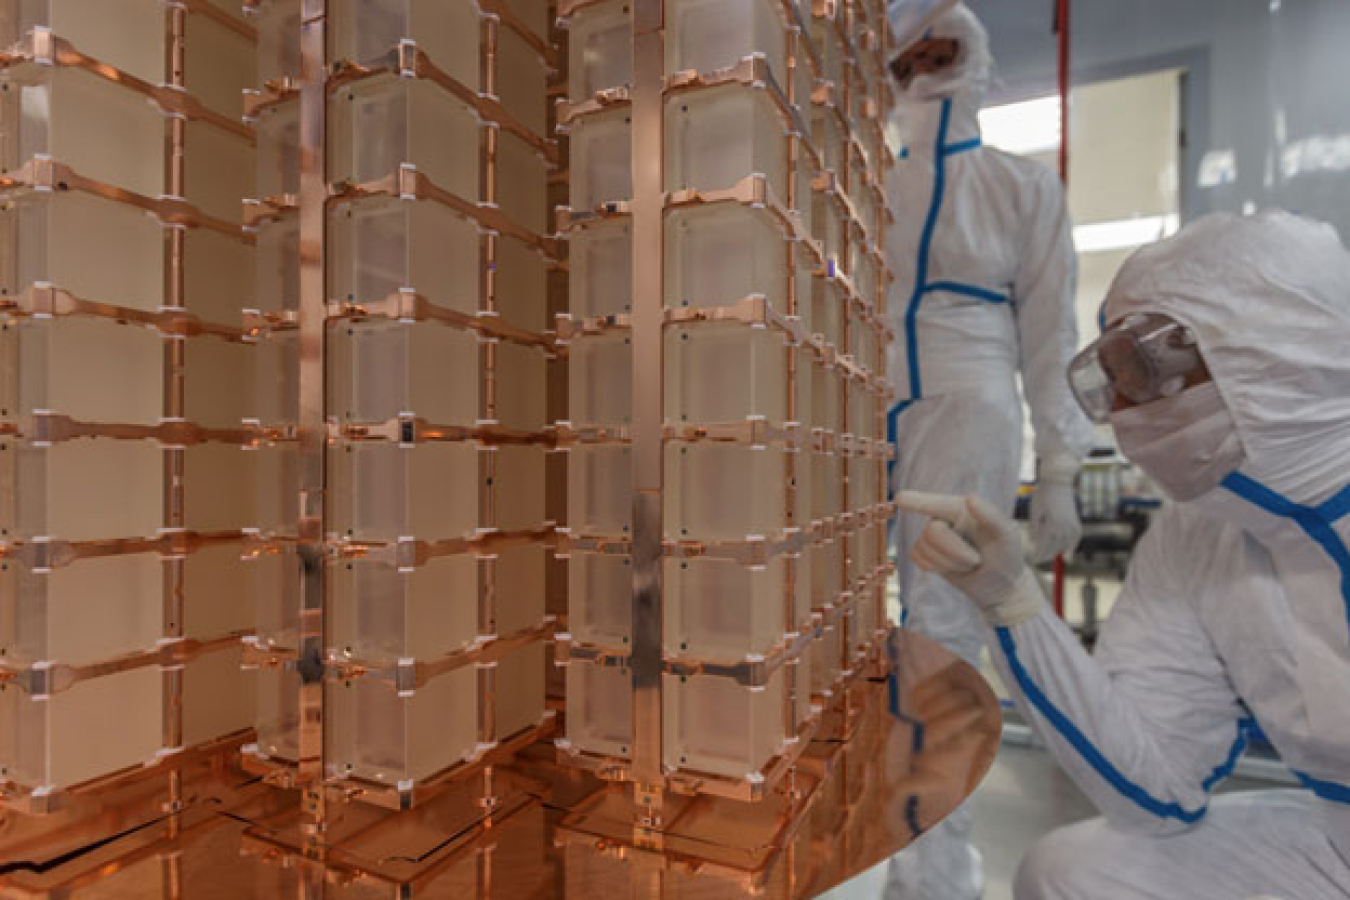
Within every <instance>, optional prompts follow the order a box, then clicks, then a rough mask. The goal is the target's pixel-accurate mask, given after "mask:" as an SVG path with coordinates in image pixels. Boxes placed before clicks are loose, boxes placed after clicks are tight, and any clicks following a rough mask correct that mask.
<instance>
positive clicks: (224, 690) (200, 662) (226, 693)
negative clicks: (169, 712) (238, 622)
mask: <svg viewBox="0 0 1350 900" xmlns="http://www.w3.org/2000/svg"><path fill="white" fill-rule="evenodd" d="M240 661H241V649H240V648H237V647H236V648H232V649H229V650H224V651H221V652H218V653H208V654H206V655H204V656H199V657H197V658H196V659H194V660H192V662H190V663H188V664H187V666H186V667H185V668H184V669H183V746H184V747H191V746H193V745H195V744H201V743H204V742H206V741H211V740H215V739H216V738H221V737H225V736H226V735H230V734H235V733H236V732H240V731H243V730H244V729H246V728H252V727H253V720H254V717H255V715H256V699H257V698H256V697H255V690H254V687H253V681H254V679H255V678H256V673H255V672H245V671H243V670H241V669H240V668H239V665H240Z"/></svg>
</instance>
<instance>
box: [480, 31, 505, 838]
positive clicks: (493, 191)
mask: <svg viewBox="0 0 1350 900" xmlns="http://www.w3.org/2000/svg"><path fill="white" fill-rule="evenodd" d="M499 27H500V25H499V19H498V18H497V17H496V16H493V15H485V16H483V18H482V21H481V25H480V28H481V31H480V35H481V42H482V48H481V49H482V71H481V73H480V80H481V83H482V92H483V94H485V95H487V96H488V97H490V98H494V99H495V98H496V96H497V42H498V36H499ZM482 128H483V138H482V143H481V148H482V161H481V163H480V169H479V173H480V178H479V181H480V191H481V194H482V196H481V198H480V200H481V202H482V203H483V204H484V205H486V206H488V207H490V208H495V207H496V205H497V180H498V174H499V173H498V171H497V152H498V147H499V146H500V142H501V127H500V125H499V124H498V123H496V122H489V121H485V122H483V125H482ZM479 240H480V241H481V245H482V246H481V251H480V252H481V256H482V269H481V277H482V280H483V286H482V297H481V301H480V303H479V311H480V313H481V314H482V315H485V316H495V315H496V312H497V258H498V255H499V249H498V248H499V242H500V241H501V236H500V235H499V234H498V232H497V231H495V230H493V229H484V230H483V235H482V237H481V238H480V239H479ZM479 340H480V341H481V342H482V348H483V355H482V360H483V371H482V380H481V382H480V390H481V395H480V403H479V415H478V418H479V420H480V424H484V425H495V424H496V423H497V414H498V412H497V364H498V341H497V340H496V339H495V338H484V337H483V336H481V335H480V336H479ZM478 452H479V458H480V459H481V460H482V476H481V479H480V482H479V487H478V489H479V491H480V494H481V496H480V499H479V527H480V528H482V529H488V530H491V529H495V528H496V527H497V496H498V488H497V480H498V468H499V467H498V461H499V458H500V455H501V450H500V448H498V447H496V446H485V447H482V448H480V449H479V451H478ZM499 559H500V557H499V556H498V554H497V553H495V552H494V553H490V554H483V555H480V556H479V557H478V571H479V574H480V576H481V579H482V581H481V585H480V587H479V596H478V633H479V635H481V636H489V635H496V634H497V601H498V597H497V566H498V562H499ZM498 671H499V670H498V665H497V662H496V661H495V660H493V661H491V662H485V663H479V664H478V666H477V677H478V743H479V745H480V746H484V747H486V746H489V745H491V744H495V743H496V742H497V706H498V703H497V691H498V688H499V685H498V678H497V675H498ZM481 802H482V804H483V808H484V810H485V811H486V812H487V813H489V814H491V812H492V809H493V807H494V806H495V805H496V802H497V797H496V788H495V780H494V778H493V771H492V767H491V766H485V767H484V769H483V775H482V797H481ZM489 821H490V819H489Z"/></svg>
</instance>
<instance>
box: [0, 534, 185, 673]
mask: <svg viewBox="0 0 1350 900" xmlns="http://www.w3.org/2000/svg"><path fill="white" fill-rule="evenodd" d="M163 581H164V564H163V562H162V561H161V560H160V557H159V556H158V555H157V554H153V553H138V554H133V555H128V556H109V557H103V558H99V559H85V560H79V561H78V562H75V563H73V564H71V565H68V566H59V567H57V568H54V569H52V570H50V571H49V572H40V571H39V572H34V571H31V570H30V569H28V567H26V566H25V565H23V564H22V563H19V562H5V563H0V604H2V605H3V608H4V609H6V610H7V611H8V613H9V614H8V615H6V616H0V662H5V663H7V664H8V665H14V666H31V665H33V664H34V663H38V662H43V661H54V662H59V663H64V664H66V665H73V666H78V665H84V664H86V663H91V662H101V661H103V660H107V659H111V658H113V657H115V656H121V655H123V654H127V653H134V652H136V651H140V650H148V649H151V648H153V647H154V646H155V642H156V641H158V640H159V638H160V637H161V636H162V635H163V624H162V616H163V599H162V595H163Z"/></svg>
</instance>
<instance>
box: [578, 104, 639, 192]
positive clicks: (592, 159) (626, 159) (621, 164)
mask: <svg viewBox="0 0 1350 900" xmlns="http://www.w3.org/2000/svg"><path fill="white" fill-rule="evenodd" d="M632 121H633V120H632V116H631V115H630V114H629V110H628V109H627V108H626V107H620V108H617V109H613V110H607V111H605V112H600V113H594V114H592V115H588V116H585V117H583V118H581V119H579V120H577V121H576V122H574V123H573V124H572V130H571V145H572V169H571V175H572V177H571V194H570V200H569V201H568V203H569V205H570V206H571V207H572V209H574V210H578V211H580V210H594V209H596V208H598V207H600V206H601V205H602V204H605V203H612V202H614V201H617V200H627V199H629V198H630V197H632V195H633V174H632V170H633V146H632V145H633V136H632Z"/></svg>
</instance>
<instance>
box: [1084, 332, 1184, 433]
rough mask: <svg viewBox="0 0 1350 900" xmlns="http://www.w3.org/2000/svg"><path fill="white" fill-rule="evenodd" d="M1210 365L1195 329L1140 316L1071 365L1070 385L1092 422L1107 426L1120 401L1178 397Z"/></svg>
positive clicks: (1108, 334) (1104, 337)
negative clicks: (1202, 353) (1194, 332)
mask: <svg viewBox="0 0 1350 900" xmlns="http://www.w3.org/2000/svg"><path fill="white" fill-rule="evenodd" d="M1204 365H1205V362H1204V359H1203V358H1202V357H1201V355H1200V348H1199V347H1198V346H1197V345H1196V342H1195V336H1194V335H1193V334H1191V331H1190V329H1188V328H1186V326H1184V325H1182V324H1180V323H1179V322H1176V321H1175V320H1173V319H1170V318H1168V317H1167V316H1163V315H1158V314H1143V313H1138V314H1134V315H1130V316H1126V317H1125V318H1123V319H1121V320H1119V321H1117V322H1114V323H1112V324H1111V325H1110V326H1108V327H1107V329H1106V330H1105V331H1104V332H1102V336H1101V337H1099V338H1098V339H1097V340H1095V341H1093V342H1092V344H1090V345H1089V346H1088V348H1087V349H1086V350H1084V351H1083V352H1082V353H1079V354H1078V355H1077V356H1076V357H1074V360H1073V362H1072V363H1070V365H1069V386H1070V387H1071V388H1073V394H1074V396H1075V397H1076V398H1078V403H1079V405H1080V406H1082V407H1083V411H1084V412H1086V413H1087V415H1088V418H1089V419H1091V420H1092V421H1093V422H1096V423H1098V424H1103V423H1105V422H1106V421H1108V419H1109V418H1110V416H1111V411H1112V410H1113V409H1115V408H1116V406H1117V402H1118V400H1119V399H1120V398H1124V399H1125V400H1128V401H1129V402H1130V403H1131V404H1132V405H1136V406H1138V405H1140V404H1144V403H1151V402H1153V401H1154V400H1161V399H1163V398H1165V397H1173V396H1176V395H1177V394H1179V393H1181V392H1182V391H1183V390H1185V389H1186V386H1187V384H1188V382H1189V380H1190V378H1191V376H1192V374H1193V373H1195V372H1197V371H1199V370H1202V369H1203V368H1204Z"/></svg>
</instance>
